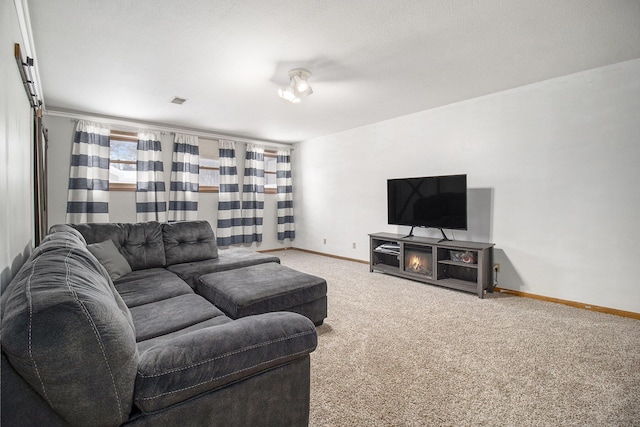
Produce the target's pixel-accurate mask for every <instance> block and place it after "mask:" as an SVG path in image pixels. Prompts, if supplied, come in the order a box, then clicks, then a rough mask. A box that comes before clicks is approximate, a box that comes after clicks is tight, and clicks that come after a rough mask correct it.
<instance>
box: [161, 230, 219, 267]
mask: <svg viewBox="0 0 640 427" xmlns="http://www.w3.org/2000/svg"><path fill="white" fill-rule="evenodd" d="M162 236H163V239H164V250H165V256H166V260H167V265H173V264H182V263H185V262H194V261H203V260H205V259H212V258H217V257H218V246H217V245H216V237H215V235H214V234H213V230H212V229H211V225H210V224H209V222H208V221H184V222H173V223H169V224H162Z"/></svg>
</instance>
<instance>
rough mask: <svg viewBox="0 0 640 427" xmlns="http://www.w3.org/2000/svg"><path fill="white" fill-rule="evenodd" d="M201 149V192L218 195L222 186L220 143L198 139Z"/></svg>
mask: <svg viewBox="0 0 640 427" xmlns="http://www.w3.org/2000/svg"><path fill="white" fill-rule="evenodd" d="M198 146H199V148H200V191H201V192H203V193H217V192H218V188H219V186H220V155H219V153H218V141H215V140H212V139H204V138H198Z"/></svg>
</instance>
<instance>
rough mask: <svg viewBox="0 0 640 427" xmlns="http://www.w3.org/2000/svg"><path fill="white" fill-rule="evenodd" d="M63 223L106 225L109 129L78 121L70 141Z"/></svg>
mask: <svg viewBox="0 0 640 427" xmlns="http://www.w3.org/2000/svg"><path fill="white" fill-rule="evenodd" d="M66 222H67V223H71V224H77V223H84V222H109V128H107V127H106V126H102V125H100V124H97V123H91V122H87V121H84V120H79V121H78V124H77V125H76V132H75V134H74V137H73V149H72V154H71V168H70V171H69V193H68V197H67V216H66Z"/></svg>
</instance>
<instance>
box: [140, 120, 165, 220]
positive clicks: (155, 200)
mask: <svg viewBox="0 0 640 427" xmlns="http://www.w3.org/2000/svg"><path fill="white" fill-rule="evenodd" d="M136 154H137V161H136V171H137V172H136V176H137V179H136V218H137V220H138V222H143V221H159V222H165V221H166V220H167V202H166V196H165V184H164V166H163V163H162V144H161V143H160V140H159V138H158V136H157V135H156V134H155V133H148V132H140V133H138V150H137V153H136Z"/></svg>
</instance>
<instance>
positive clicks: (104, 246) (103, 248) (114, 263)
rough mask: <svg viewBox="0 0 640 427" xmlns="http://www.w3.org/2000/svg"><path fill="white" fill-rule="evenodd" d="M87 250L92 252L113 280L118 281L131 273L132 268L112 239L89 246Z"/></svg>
mask: <svg viewBox="0 0 640 427" xmlns="http://www.w3.org/2000/svg"><path fill="white" fill-rule="evenodd" d="M87 249H89V252H91V253H92V254H93V256H95V257H96V258H97V259H98V261H100V264H102V266H103V267H104V268H105V269H106V270H107V272H108V273H109V276H111V280H118V279H119V278H121V277H122V276H124V275H125V274H129V273H131V266H130V265H129V263H128V262H127V260H126V259H125V258H124V257H123V256H122V254H121V253H120V252H119V251H118V248H116V245H115V244H114V243H113V241H111V240H110V239H109V240H105V241H104V242H100V243H93V244H91V245H87Z"/></svg>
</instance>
